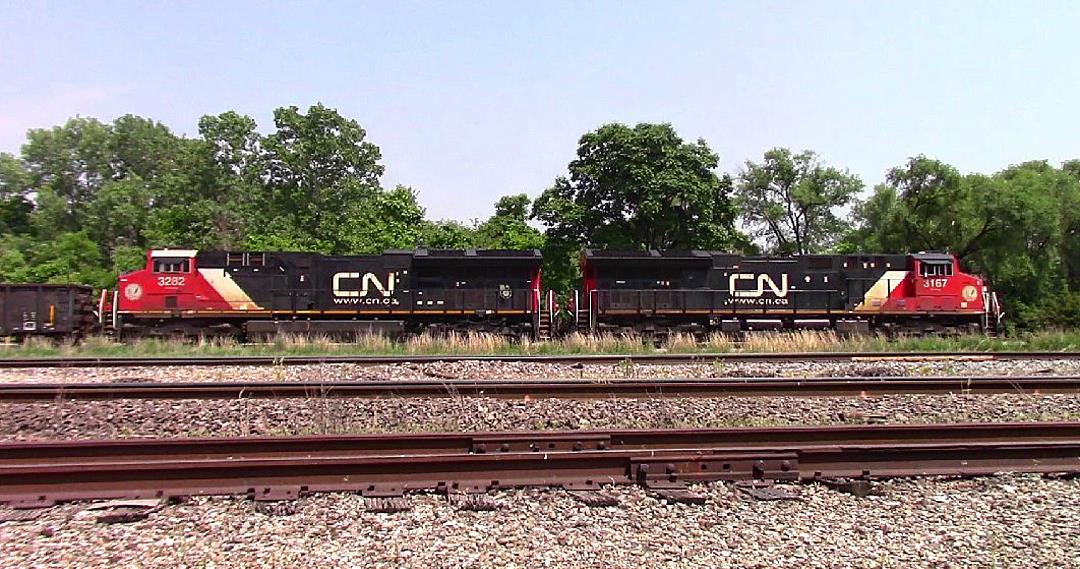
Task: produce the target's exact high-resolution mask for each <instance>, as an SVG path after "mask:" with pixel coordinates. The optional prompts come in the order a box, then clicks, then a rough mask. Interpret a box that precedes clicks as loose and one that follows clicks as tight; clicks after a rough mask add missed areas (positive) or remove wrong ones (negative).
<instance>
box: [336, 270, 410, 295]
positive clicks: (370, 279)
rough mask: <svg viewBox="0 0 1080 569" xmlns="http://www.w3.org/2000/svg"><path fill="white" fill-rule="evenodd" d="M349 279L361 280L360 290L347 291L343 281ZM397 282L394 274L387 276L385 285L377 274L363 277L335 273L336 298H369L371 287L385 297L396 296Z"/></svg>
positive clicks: (357, 274)
mask: <svg viewBox="0 0 1080 569" xmlns="http://www.w3.org/2000/svg"><path fill="white" fill-rule="evenodd" d="M347 279H360V290H345V289H344V288H343V287H342V284H341V281H343V280H347ZM396 280H397V279H396V275H395V274H394V273H387V274H386V284H383V282H382V281H380V280H379V277H377V276H375V273H364V276H363V277H361V276H360V273H334V280H333V286H334V296H341V297H346V298H348V297H357V296H367V295H368V292H369V291H370V290H371V287H375V290H377V291H379V293H380V294H382V295H383V296H390V295H392V294H394V285H395V284H396Z"/></svg>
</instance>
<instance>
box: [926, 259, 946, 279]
mask: <svg viewBox="0 0 1080 569" xmlns="http://www.w3.org/2000/svg"><path fill="white" fill-rule="evenodd" d="M920 274H921V275H922V276H924V277H951V276H952V274H953V266H952V263H926V262H924V263H923V264H922V267H921V271H920Z"/></svg>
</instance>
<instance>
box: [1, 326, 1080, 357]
mask: <svg viewBox="0 0 1080 569" xmlns="http://www.w3.org/2000/svg"><path fill="white" fill-rule="evenodd" d="M659 349H660V350H662V351H664V352H668V353H724V352H735V351H740V352H827V351H853V352H876V351H922V352H927V351H971V352H993V351H1025V350H1029V351H1032V350H1038V351H1063V352H1068V351H1078V350H1080V332H1072V331H1056V332H1042V333H1037V334H1026V335H1021V336H1017V337H1010V338H988V337H986V336H982V335H970V336H960V337H949V338H947V337H920V338H914V337H912V338H899V339H893V340H890V339H887V338H884V337H882V336H875V335H871V336H854V337H846V336H841V335H839V334H837V333H836V332H833V331H831V330H800V331H794V332H750V333H747V334H745V335H744V337H742V338H741V339H735V338H733V337H731V336H728V335H726V334H712V335H709V336H708V337H706V338H703V339H702V338H696V337H694V336H693V335H690V334H673V335H670V336H668V337H667V338H666V339H664V341H663V342H661V343H660V346H659ZM657 350H658V348H657V346H656V344H655V343H654V342H653V341H652V340H651V339H646V338H642V337H640V336H638V335H634V334H629V335H614V334H579V333H574V334H571V335H569V336H567V337H565V338H562V339H559V340H555V341H552V342H537V341H534V340H528V339H526V340H520V341H517V340H510V339H508V338H506V337H505V336H501V335H498V334H486V333H478V332H465V333H451V334H445V335H434V334H419V335H416V336H411V337H409V338H407V339H405V340H393V339H390V338H387V337H385V336H382V335H377V334H360V335H357V336H356V337H354V338H351V339H350V340H349V341H340V340H337V339H334V338H331V337H329V336H324V335H315V336H304V335H298V334H283V335H279V336H275V337H274V338H272V339H271V340H269V341H266V342H260V343H250V344H241V343H239V342H237V341H236V340H234V339H231V338H199V339H196V340H189V341H182V340H175V339H168V340H166V339H157V338H144V339H137V340H133V341H130V342H125V343H117V342H115V341H113V340H112V339H111V338H108V337H104V336H91V337H88V338H84V339H83V340H82V341H81V342H80V343H77V344H72V343H70V342H69V343H63V342H56V341H53V340H50V339H46V338H31V339H29V340H28V341H26V342H25V343H23V344H18V345H16V344H8V345H6V346H5V347H4V349H3V350H0V358H2V357H49V356H57V357H60V356H92V357H108V356H115V357H139V356H146V357H151V356H185V355H196V356H197V355H204V356H209V355H233V354H235V355H273V356H287V355H334V354H339V355H349V354H356V355H363V354H390V355H393V354H415V355H440V354H448V355H466V354H476V355H497V354H646V353H653V352H656V351H657Z"/></svg>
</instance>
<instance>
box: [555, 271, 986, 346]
mask: <svg viewBox="0 0 1080 569" xmlns="http://www.w3.org/2000/svg"><path fill="white" fill-rule="evenodd" d="M582 272H583V274H584V279H583V280H584V283H583V288H582V291H581V293H580V294H577V295H576V297H575V299H574V305H575V307H576V309H575V311H574V316H575V323H576V325H577V328H578V329H579V330H587V331H592V332H596V331H611V332H617V333H618V332H631V331H633V332H638V333H645V334H664V333H670V332H690V333H697V332H707V331H721V332H728V333H736V332H740V331H743V330H770V329H784V328H787V329H791V328H795V329H800V328H833V329H836V330H838V331H841V332H869V331H870V330H871V329H877V330H885V331H897V332H906V333H942V332H952V333H955V332H971V331H980V330H983V331H990V332H992V331H994V330H996V328H997V326H998V325H999V323H1000V318H1001V311H1000V308H999V306H998V304H997V298H996V297H995V296H994V295H993V293H992V292H990V291H989V289H988V288H987V286H986V284H985V283H984V282H983V279H982V278H981V277H978V276H974V275H969V274H965V273H963V272H961V270H960V266H959V263H958V261H957V260H956V258H955V257H954V256H952V255H949V254H944V253H918V254H912V255H803V256H798V257H747V256H741V255H732V254H730V253H723V252H717V251H655V250H653V251H593V250H586V251H585V253H584V255H583V257H582Z"/></svg>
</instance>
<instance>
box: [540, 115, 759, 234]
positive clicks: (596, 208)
mask: <svg viewBox="0 0 1080 569" xmlns="http://www.w3.org/2000/svg"><path fill="white" fill-rule="evenodd" d="M718 161H719V158H718V157H717V155H716V154H714V153H713V152H712V150H710V149H709V147H708V146H707V145H706V144H705V142H704V141H703V140H698V141H697V142H695V143H686V142H684V141H683V140H682V138H680V137H679V136H678V134H677V133H676V132H675V130H674V129H673V128H672V127H671V125H670V124H639V125H637V126H635V127H629V126H626V125H622V124H618V123H613V124H607V125H604V126H602V127H600V128H599V129H597V130H595V131H592V132H589V133H586V134H585V135H583V136H582V137H581V140H580V141H579V142H578V150H577V158H576V159H575V160H573V161H572V162H570V164H569V167H568V169H569V177H559V178H557V179H556V180H555V184H554V185H553V186H552V187H550V188H548V189H547V190H546V191H544V192H543V194H541V195H540V197H539V198H537V200H536V203H535V204H534V205H533V216H534V217H535V218H536V219H538V220H540V221H541V222H543V223H544V224H545V225H546V226H547V237H548V239H549V240H550V241H552V242H559V243H579V244H583V245H587V246H594V247H608V248H621V249H642V248H646V249H648V248H655V249H688V248H698V249H723V248H728V247H732V246H735V245H737V244H739V243H740V242H741V241H740V236H739V234H738V232H737V231H736V230H735V226H734V220H735V208H734V206H733V204H732V201H731V180H730V178H728V177H727V176H718V175H717V174H716V172H715V169H716V166H717V163H718Z"/></svg>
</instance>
